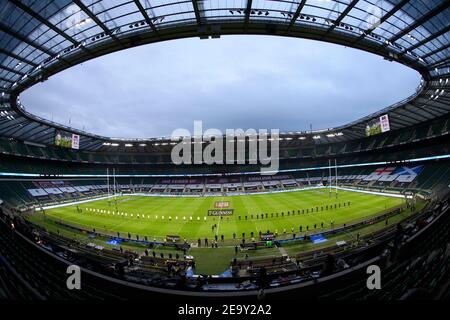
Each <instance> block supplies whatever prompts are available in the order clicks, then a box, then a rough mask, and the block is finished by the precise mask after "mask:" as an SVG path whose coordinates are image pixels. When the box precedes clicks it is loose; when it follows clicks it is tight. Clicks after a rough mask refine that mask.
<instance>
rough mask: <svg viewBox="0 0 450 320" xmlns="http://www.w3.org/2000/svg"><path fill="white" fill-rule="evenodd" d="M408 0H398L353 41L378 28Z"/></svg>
mask: <svg viewBox="0 0 450 320" xmlns="http://www.w3.org/2000/svg"><path fill="white" fill-rule="evenodd" d="M409 1H410V0H402V1H400V2H399V3H398V4H397V5H396V6H395V7H393V8H392V9H391V10H389V11H388V12H387V13H386V14H385V15H384V16H382V17H381V18H380V21H379V22H378V23H376V24H374V25H373V26H372V27H370V28H369V29H367V30H366V31H365V32H364V33H363V34H362V35H361V36H359V38H358V39H357V40H356V41H355V43H357V42H358V41H360V40H362V39H364V38H365V37H366V36H367V35H368V34H370V33H371V32H372V31H373V30H375V29H376V28H378V27H379V26H380V25H381V24H383V23H384V22H385V21H386V20H387V19H389V18H390V17H392V16H393V15H394V14H396V13H397V12H398V11H399V10H400V9H401V8H403V6H404V5H405V4H407V3H408V2H409Z"/></svg>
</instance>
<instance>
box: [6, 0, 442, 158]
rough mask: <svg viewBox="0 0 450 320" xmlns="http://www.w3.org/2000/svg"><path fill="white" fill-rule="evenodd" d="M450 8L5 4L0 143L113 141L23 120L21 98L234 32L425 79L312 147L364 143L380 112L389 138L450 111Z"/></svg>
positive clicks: (316, 2) (227, 1)
mask: <svg viewBox="0 0 450 320" xmlns="http://www.w3.org/2000/svg"><path fill="white" fill-rule="evenodd" d="M449 7H450V1H448V0H294V1H277V0H271V1H269V0H253V1H252V0H221V1H212V0H205V1H200V0H198V1H196V0H188V1H162V0H131V1H127V0H108V1H101V0H74V1H68V0H58V1H51V0H5V1H1V2H0V92H1V93H0V99H2V101H3V102H2V104H1V107H0V111H1V113H0V135H2V136H7V137H13V138H17V139H20V140H25V141H32V142H37V143H42V144H52V143H53V137H54V130H55V128H58V127H59V128H63V129H65V130H68V131H72V132H78V133H80V134H81V149H86V150H97V149H100V148H102V146H103V143H104V142H105V141H111V139H110V138H106V137H100V136H96V135H92V134H90V133H85V132H79V131H77V130H74V129H71V128H65V127H63V126H61V125H59V124H55V123H52V122H50V121H48V120H46V119H40V118H38V117H36V116H34V115H32V114H29V113H27V112H26V111H25V109H24V108H23V107H22V106H21V105H20V101H19V99H18V97H19V94H20V93H21V92H22V91H24V90H25V89H27V88H29V87H30V86H32V85H33V84H35V83H37V82H39V81H45V80H46V79H47V78H48V77H50V76H51V75H53V74H55V73H58V72H60V71H62V70H65V69H67V68H69V67H71V66H73V65H76V64H79V63H81V62H83V61H86V60H89V59H93V58H95V57H98V56H100V55H104V54H108V53H111V52H115V51H118V50H123V49H126V48H130V47H134V46H138V45H143V44H148V43H155V42H159V41H165V40H170V39H179V38H186V37H200V38H202V39H207V38H216V37H220V36H221V35H231V34H254V35H278V36H291V37H298V38H306V39H314V40H320V41H327V42H332V43H336V44H341V45H345V46H349V47H353V48H357V49H361V50H365V51H368V52H371V53H374V54H377V55H380V56H382V57H384V58H385V59H388V60H392V61H397V62H399V63H402V64H404V65H406V66H409V67H411V68H413V69H415V70H417V71H418V72H420V73H421V75H422V77H423V80H422V83H421V85H420V87H419V88H417V92H416V94H414V95H413V96H411V97H409V98H407V99H405V100H404V101H401V102H399V103H397V104H395V105H393V106H390V107H388V108H385V109H383V110H380V112H377V113H376V114H372V115H369V116H367V117H365V118H363V119H360V120H358V121H355V122H353V123H349V124H347V125H345V126H342V127H339V128H332V129H330V130H329V132H331V133H333V132H336V133H338V132H339V133H343V134H342V135H341V134H340V135H335V136H332V135H331V136H332V138H330V139H329V138H327V137H325V139H321V141H318V143H319V142H320V143H326V142H330V141H342V140H345V139H354V138H360V137H363V136H364V128H365V127H366V125H367V123H368V122H370V121H371V120H373V119H376V118H377V117H379V116H380V115H382V114H386V113H387V114H388V115H389V118H390V122H391V129H393V130H395V129H400V128H403V127H408V126H414V125H416V124H418V123H421V122H423V121H427V120H430V119H433V118H437V117H440V116H443V115H446V114H448V112H449V111H450V93H449V89H450V83H449V82H450V80H449V77H450V59H449V56H450V47H449V44H450V8H449ZM368 98H370V97H368ZM381 107H382V106H380V108H381ZM299 134H302V135H304V134H305V133H299ZM310 134H317V133H314V132H313V133H310Z"/></svg>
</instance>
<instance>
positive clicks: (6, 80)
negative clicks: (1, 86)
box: [0, 77, 14, 83]
mask: <svg viewBox="0 0 450 320" xmlns="http://www.w3.org/2000/svg"><path fill="white" fill-rule="evenodd" d="M0 81H5V82H8V83H14V81H11V80H9V79H5V78H2V77H0Z"/></svg>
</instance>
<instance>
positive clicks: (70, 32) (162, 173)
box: [0, 0, 450, 299]
mask: <svg viewBox="0 0 450 320" xmlns="http://www.w3.org/2000/svg"><path fill="white" fill-rule="evenodd" d="M231 3H232V5H231ZM449 7H450V2H448V1H445V0H442V1H438V0H434V1H425V0H413V1H406V0H395V1H394V0H389V1H366V0H359V1H358V0H341V1H320V0H298V1H262V0H261V1H251V0H248V1H244V0H243V1H233V2H230V1H196V0H193V1H172V2H170V3H168V2H164V1H147V0H145V1H144V0H134V1H125V0H124V1H119V0H117V1H85V0H75V1H35V2H32V1H31V2H30V1H21V0H7V1H2V2H1V4H0V18H1V19H0V92H1V93H0V99H1V100H0V178H1V179H0V186H1V194H0V199H1V205H2V215H1V217H2V219H1V222H0V225H1V229H2V232H1V233H0V236H1V237H2V243H3V245H2V247H1V248H0V252H1V255H2V256H3V258H4V259H3V260H2V262H1V263H0V268H1V269H2V271H4V272H2V273H0V279H1V280H2V283H4V284H5V286H4V287H5V289H4V290H3V291H2V293H3V294H4V295H5V296H6V297H13V298H21V297H26V298H37V299H48V298H56V299H58V298H62V299H64V298H77V299H94V298H113V299H114V298H118V297H128V298H136V297H142V294H144V295H146V296H148V297H161V296H178V297H191V298H193V299H195V297H197V298H200V297H201V298H215V297H218V296H220V297H222V298H227V297H231V296H234V297H236V296H240V297H242V298H243V299H244V298H248V299H256V297H257V296H258V292H259V293H261V291H260V290H261V288H264V289H265V297H266V298H268V299H270V298H271V297H273V298H282V297H286V296H290V297H292V296H295V297H320V298H328V299H334V298H337V297H345V298H349V299H352V298H367V299H399V298H405V297H408V295H412V294H413V293H415V294H418V293H417V292H419V293H424V292H425V293H424V294H426V295H427V297H430V298H442V297H445V292H446V291H445V283H444V284H443V282H445V281H444V280H445V279H446V278H448V275H449V272H450V269H449V268H450V265H449V261H450V255H449V253H450V252H449V246H448V241H449V229H450V222H449V212H448V211H449V206H450V204H449V191H450V190H449V186H450V166H449V164H450V162H449V161H450V150H449V146H450V143H449V142H450V139H449V134H450V117H449V111H450V60H449V53H450V48H449V42H450V38H449V37H450V34H449V32H450V29H449V27H450V25H449V21H450V8H449ZM237 34H248V35H271V36H286V37H297V38H302V39H312V40H318V41H325V42H330V43H335V44H339V45H344V46H348V47H352V48H355V49H360V50H364V51H367V52H368V53H371V54H376V55H379V56H381V57H383V58H384V59H386V60H389V61H393V62H397V63H401V64H403V65H405V66H407V67H410V68H412V69H414V70H416V71H418V72H419V73H420V74H421V76H422V80H421V83H420V85H419V87H417V89H416V92H415V93H414V94H413V95H412V96H410V97H408V98H406V99H404V100H403V101H400V102H398V103H396V104H394V105H392V106H388V107H384V108H383V106H380V111H379V112H376V113H374V114H371V115H368V116H366V117H364V118H362V119H359V120H357V121H354V122H351V123H348V124H346V125H342V126H340V127H336V128H328V129H325V130H316V131H308V132H304V131H303V132H302V131H299V132H283V133H281V134H280V135H279V137H278V139H279V148H280V152H279V163H280V170H279V172H278V173H277V174H276V175H273V176H271V177H270V178H263V177H261V176H260V175H259V169H260V167H259V166H258V165H254V164H251V163H250V161H248V163H247V164H237V163H236V164H227V165H206V164H197V165H195V164H185V165H174V164H173V163H172V161H171V150H172V148H173V146H174V144H175V143H176V142H174V141H173V140H172V139H170V138H168V137H158V138H150V139H118V138H109V137H103V136H98V135H94V134H91V133H89V132H83V131H80V130H76V129H73V128H70V127H67V126H64V125H61V124H58V123H54V122H51V121H49V120H48V119H42V118H39V117H37V116H36V115H33V114H31V113H29V112H27V111H26V106H23V105H22V104H21V102H20V94H21V93H22V92H23V91H25V90H26V89H27V88H29V87H31V86H33V85H34V84H36V83H38V82H43V81H46V80H47V79H48V78H49V77H51V76H52V75H54V74H56V73H59V72H61V71H64V70H65V69H68V68H70V67H71V66H74V65H77V64H80V63H82V62H84V61H87V60H90V59H94V58H96V57H99V56H102V55H106V54H109V53H112V52H116V51H119V50H125V49H127V48H131V47H135V46H140V45H148V44H152V43H157V42H160V41H166V40H173V39H181V38H188V37H200V38H201V39H210V38H220V37H221V36H225V35H237ZM368 99H370V97H368ZM342 107H345V106H342ZM238 139H239V138H238ZM243 139H246V138H245V137H243ZM192 143H195V141H194V138H192ZM246 143H248V141H246ZM207 145H208V144H207V143H205V144H204V147H206V146H207ZM247 160H249V159H247ZM111 179H114V183H111V181H110V180H111ZM111 184H113V189H114V190H113V192H114V193H117V192H121V193H130V194H136V193H140V194H150V195H159V196H218V197H224V196H231V195H245V194H249V193H251V194H253V193H268V192H286V191H289V190H302V189H305V188H310V187H315V186H322V187H323V186H325V187H330V186H331V185H333V184H335V185H336V187H337V186H338V185H339V187H340V188H347V189H351V190H359V191H365V192H372V193H389V194H396V195H400V196H402V197H405V199H410V198H411V197H413V198H414V199H420V200H421V201H422V200H423V201H425V202H426V205H425V206H424V207H423V208H421V209H420V210H417V212H415V213H414V214H413V215H411V216H408V218H407V219H405V220H404V221H402V222H403V224H402V226H400V224H399V225H398V226H396V225H388V224H387V223H386V228H382V229H380V230H377V232H374V233H371V234H369V235H368V236H367V237H365V238H364V243H363V244H361V242H360V241H359V240H360V239H358V241H356V242H355V243H351V245H347V246H344V248H341V247H340V246H339V245H338V244H336V245H333V246H330V247H328V248H327V249H326V250H324V249H321V250H317V251H316V252H314V251H308V252H305V253H302V254H299V255H298V256H297V257H296V263H294V264H293V263H292V261H285V260H283V258H281V260H280V261H273V259H269V260H267V259H266V260H264V259H263V260H258V259H255V260H252V259H250V261H252V263H250V262H248V260H245V261H241V262H242V263H243V264H244V268H246V269H247V270H251V271H252V272H248V273H246V274H245V275H244V276H241V277H234V276H232V277H228V276H227V277H225V276H224V277H217V278H208V277H206V276H205V277H202V276H201V277H196V278H189V277H187V276H186V274H185V273H182V274H180V273H178V274H175V275H174V274H173V272H169V273H167V272H166V271H165V270H161V268H159V266H160V265H164V267H165V266H166V264H167V258H163V257H162V256H161V257H160V258H159V257H153V258H154V259H153V260H152V259H151V257H146V256H140V255H139V254H136V253H130V252H129V253H124V252H117V251H114V250H107V249H105V250H104V251H103V253H99V252H98V251H95V250H98V248H97V249H95V248H87V247H86V246H84V245H82V244H80V243H77V242H76V241H74V240H73V239H67V238H65V237H64V236H63V235H60V234H59V233H58V234H55V233H53V232H50V231H48V230H45V229H43V228H41V227H40V226H38V225H35V224H33V223H32V222H30V221H29V220H28V219H27V216H29V215H33V214H35V211H39V210H41V211H42V210H43V208H44V207H46V206H54V205H60V204H61V203H66V202H69V203H70V202H74V201H78V200H85V199H96V198H99V197H104V196H105V195H108V196H109V195H110V193H111V192H112V191H111ZM336 189H337V188H336ZM405 203H406V206H407V207H406V208H407V209H408V210H410V209H411V210H413V209H414V203H412V202H410V201H408V200H405ZM403 209H405V208H403ZM266 218H267V217H266ZM384 218H385V219H386V221H387V220H388V219H387V217H386V216H383V219H384ZM383 221H384V220H383ZM61 223H62V222H61ZM364 223H374V221H372V220H370V221H369V220H367V221H364ZM66 227H67V226H66ZM348 227H349V226H346V225H345V224H344V225H343V226H341V228H343V229H342V230H343V231H345V232H346V231H347V230H348V229H347V228H348ZM358 227H359V226H358ZM79 231H82V232H88V233H90V234H92V235H93V236H94V237H95V236H96V235H98V232H96V231H95V230H79ZM103 236H104V235H103ZM178 241H180V239H178ZM146 242H151V241H146ZM175 242H176V241H175ZM176 247H177V250H178V249H179V250H184V249H185V248H183V244H182V241H181V244H180V245H179V247H178V246H176ZM243 247H245V246H243ZM183 256H184V257H183V258H182V259H181V260H182V262H180V263H178V261H174V262H173V265H175V266H176V267H178V265H177V264H189V262H188V260H189V258H186V257H188V255H183ZM30 257H36V258H37V259H30ZM331 259H336V260H339V259H342V260H344V261H345V264H346V265H347V266H348V267H340V264H338V263H336V262H335V261H334V260H333V261H332V260H331ZM170 260H173V259H170ZM176 260H178V258H177V259H176ZM155 261H156V262H155ZM75 262H76V263H77V264H80V265H81V268H82V270H83V275H84V279H85V280H83V281H85V282H83V284H84V285H85V288H86V289H85V290H81V291H76V290H68V289H67V288H66V287H64V286H62V287H61V286H59V285H58V284H59V283H62V284H65V283H66V276H67V274H66V269H67V266H69V265H71V264H73V263H75ZM231 263H232V264H233V263H236V262H231ZM136 264H137V265H138V268H137V270H136V269H135V268H132V267H134V266H135V265H136ZM374 264H376V265H379V266H381V267H382V269H383V270H384V271H383V272H384V273H383V283H385V285H386V286H387V287H389V289H387V290H384V291H383V290H381V291H376V290H375V291H373V290H369V289H368V288H367V287H366V286H365V282H366V270H367V267H368V266H370V265H374ZM274 265H276V266H277V268H274V267H273V266H274ZM48 266H51V269H49V267H48ZM139 266H143V267H142V268H141V269H139ZM233 266H234V267H236V265H232V267H233ZM335 266H336V267H335ZM162 269H164V268H162ZM232 269H233V268H232ZM49 270H52V271H51V272H49ZM262 270H264V271H262ZM270 270H272V272H268V271H270ZM266 272H268V273H266ZM150 274H156V276H154V277H150V276H149V275H150ZM421 277H422V278H423V279H422V280H420V281H419V280H417V281H416V280H415V279H418V278H421ZM447 285H448V283H447ZM42 287H50V288H51V289H49V290H42V289H41V288H42ZM226 288H228V289H226ZM419 288H420V290H419ZM411 290H415V291H411ZM411 292H412V293H411ZM443 292H444V293H443ZM446 297H447V298H448V297H449V296H448V293H447V296H446Z"/></svg>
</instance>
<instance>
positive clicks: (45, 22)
mask: <svg viewBox="0 0 450 320" xmlns="http://www.w3.org/2000/svg"><path fill="white" fill-rule="evenodd" d="M9 1H11V2H12V3H13V4H14V5H15V6H16V7H18V8H19V9H20V10H22V11H24V12H26V13H27V14H28V15H30V16H32V17H33V18H34V19H36V20H38V21H39V22H40V23H42V24H43V25H45V26H47V27H48V28H49V29H51V30H53V31H54V32H56V33H57V34H59V35H60V36H62V37H63V38H64V39H66V40H68V41H70V42H72V44H75V45H78V44H79V43H78V42H77V41H76V40H74V39H73V38H72V37H70V36H68V35H67V34H66V33H65V32H63V31H62V30H60V29H59V28H57V27H56V26H55V25H54V24H52V23H50V22H49V21H48V20H47V19H44V18H43V17H42V16H41V15H39V14H38V13H37V12H35V11H34V10H32V9H31V8H30V7H28V6H26V5H24V4H23V3H22V2H21V1H19V0H9Z"/></svg>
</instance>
